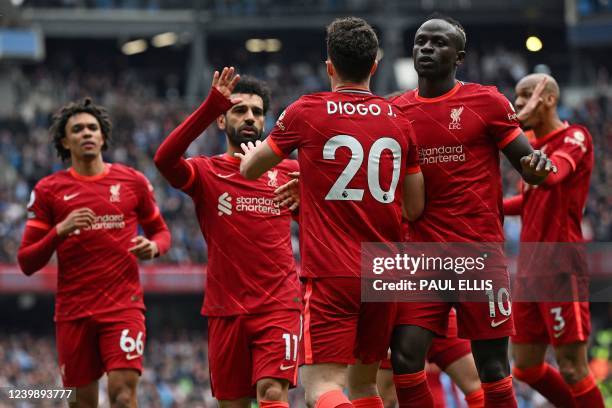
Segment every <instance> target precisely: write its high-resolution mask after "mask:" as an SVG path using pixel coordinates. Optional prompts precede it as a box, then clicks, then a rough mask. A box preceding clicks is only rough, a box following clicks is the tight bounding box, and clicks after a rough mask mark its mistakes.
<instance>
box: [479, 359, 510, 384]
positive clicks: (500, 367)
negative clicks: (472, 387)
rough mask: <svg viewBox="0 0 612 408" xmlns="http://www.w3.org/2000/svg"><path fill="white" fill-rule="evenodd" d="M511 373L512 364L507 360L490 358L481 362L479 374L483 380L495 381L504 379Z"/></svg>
mask: <svg viewBox="0 0 612 408" xmlns="http://www.w3.org/2000/svg"><path fill="white" fill-rule="evenodd" d="M509 375H510V366H509V364H508V362H507V361H503V360H501V359H489V360H487V361H482V362H479V364H478V376H479V377H480V380H481V381H482V382H494V381H499V380H503V379H504V378H506V377H507V376H509Z"/></svg>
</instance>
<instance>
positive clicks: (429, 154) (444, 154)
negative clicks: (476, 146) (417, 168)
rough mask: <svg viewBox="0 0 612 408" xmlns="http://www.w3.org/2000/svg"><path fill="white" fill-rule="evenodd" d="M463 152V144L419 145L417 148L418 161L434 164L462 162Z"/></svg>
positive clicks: (463, 158)
mask: <svg viewBox="0 0 612 408" xmlns="http://www.w3.org/2000/svg"><path fill="white" fill-rule="evenodd" d="M464 161H465V152H464V151H463V145H455V146H439V147H421V148H419V162H420V163H421V164H436V163H450V162H464Z"/></svg>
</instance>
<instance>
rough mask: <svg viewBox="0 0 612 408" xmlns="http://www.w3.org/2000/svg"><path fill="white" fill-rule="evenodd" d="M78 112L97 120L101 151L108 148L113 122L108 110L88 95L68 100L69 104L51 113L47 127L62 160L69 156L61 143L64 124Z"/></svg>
mask: <svg viewBox="0 0 612 408" xmlns="http://www.w3.org/2000/svg"><path fill="white" fill-rule="evenodd" d="M79 113H89V114H90V115H92V116H94V117H95V118H96V119H97V120H98V123H99V124H100V130H101V131H102V136H103V137H104V145H103V146H102V151H105V150H106V149H107V148H108V144H109V142H110V140H111V133H112V129H113V124H112V122H111V120H110V116H109V114H108V112H107V111H106V109H105V108H104V107H102V106H99V105H96V104H94V103H93V101H92V99H91V98H89V97H87V98H84V99H83V100H82V101H79V102H70V103H69V104H67V105H64V106H62V107H61V108H60V109H59V110H58V111H57V112H56V113H55V114H54V115H53V117H52V119H51V127H50V128H49V133H51V136H52V137H53V144H54V145H55V150H56V151H57V155H58V157H60V158H61V159H62V161H65V160H68V159H69V158H70V150H68V149H66V148H65V147H64V146H63V145H62V139H63V138H64V137H66V124H67V123H68V120H69V119H70V118H71V117H72V116H74V115H77V114H79Z"/></svg>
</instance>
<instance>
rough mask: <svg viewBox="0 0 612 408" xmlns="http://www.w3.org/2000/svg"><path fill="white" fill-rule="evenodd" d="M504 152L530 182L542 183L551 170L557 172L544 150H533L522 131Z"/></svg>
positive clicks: (525, 179) (524, 178)
mask: <svg viewBox="0 0 612 408" xmlns="http://www.w3.org/2000/svg"><path fill="white" fill-rule="evenodd" d="M503 152H504V155H505V156H506V157H507V158H508V160H509V161H510V163H511V164H512V166H513V167H514V168H515V169H516V170H517V171H518V172H519V173H520V174H521V176H522V177H523V180H524V181H525V182H526V183H528V184H532V185H538V184H541V183H542V182H543V181H544V180H545V179H546V177H547V176H548V175H549V174H550V173H551V172H552V173H556V172H557V167H556V166H555V165H554V164H553V162H552V161H551V160H550V159H549V158H548V157H547V156H546V154H545V153H544V152H542V151H540V150H533V148H532V147H531V145H530V144H529V141H528V140H527V137H526V136H525V135H524V134H523V133H522V132H521V134H520V135H519V136H518V137H517V138H515V139H514V140H513V141H512V142H510V143H509V144H508V145H507V146H506V147H504V148H503Z"/></svg>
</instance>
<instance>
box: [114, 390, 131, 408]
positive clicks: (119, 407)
mask: <svg viewBox="0 0 612 408" xmlns="http://www.w3.org/2000/svg"><path fill="white" fill-rule="evenodd" d="M110 400H111V407H112V408H130V407H132V406H134V402H135V401H136V390H133V389H132V388H130V387H128V386H121V387H117V388H115V390H114V392H113V393H111V395H110Z"/></svg>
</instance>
